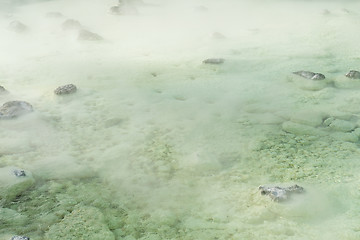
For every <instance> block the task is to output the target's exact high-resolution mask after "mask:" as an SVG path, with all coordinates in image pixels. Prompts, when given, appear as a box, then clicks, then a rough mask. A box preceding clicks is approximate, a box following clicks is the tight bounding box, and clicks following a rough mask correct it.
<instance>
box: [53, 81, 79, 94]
mask: <svg viewBox="0 0 360 240" xmlns="http://www.w3.org/2000/svg"><path fill="white" fill-rule="evenodd" d="M76 91H77V87H76V86H75V85H74V84H66V85H64V86H60V87H58V88H56V89H55V90H54V93H55V94H56V95H66V94H72V93H75V92H76Z"/></svg>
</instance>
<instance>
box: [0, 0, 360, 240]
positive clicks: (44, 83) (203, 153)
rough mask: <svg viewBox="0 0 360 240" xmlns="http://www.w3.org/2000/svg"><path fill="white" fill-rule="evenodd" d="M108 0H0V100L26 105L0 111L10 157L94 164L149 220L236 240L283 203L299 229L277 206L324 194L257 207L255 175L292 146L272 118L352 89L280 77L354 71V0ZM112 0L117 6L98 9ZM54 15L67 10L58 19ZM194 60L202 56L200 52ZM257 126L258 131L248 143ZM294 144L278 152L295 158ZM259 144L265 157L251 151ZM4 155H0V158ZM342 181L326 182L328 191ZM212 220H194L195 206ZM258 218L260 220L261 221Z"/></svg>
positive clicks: (19, 161)
mask: <svg viewBox="0 0 360 240" xmlns="http://www.w3.org/2000/svg"><path fill="white" fill-rule="evenodd" d="M122 4H123V5H121V4H120V5H119V3H118V2H117V1H114V0H92V1H88V0H77V1H74V0H54V1H17V2H10V1H3V2H1V3H0V9H1V13H0V14H1V15H0V85H2V86H4V87H5V89H7V90H8V91H9V92H10V94H8V95H1V96H0V100H1V101H0V103H1V104H2V103H4V102H6V101H11V100H24V101H27V102H30V103H31V104H32V105H33V107H34V110H35V112H34V113H33V114H32V115H30V116H25V117H23V118H19V119H16V120H14V121H7V122H0V127H1V129H2V131H3V132H2V133H1V136H2V137H1V140H0V146H1V147H0V151H2V153H3V154H4V155H6V156H9V155H11V156H14V159H15V160H14V161H16V162H15V163H11V164H12V165H18V166H21V167H23V168H27V169H30V170H32V171H33V173H34V175H35V176H40V177H42V178H44V179H47V180H54V179H55V180H57V179H71V178H82V177H84V178H85V177H89V176H93V175H96V176H100V177H101V179H102V181H104V182H105V183H106V185H107V186H109V187H110V188H111V189H112V190H113V191H114V192H116V194H117V197H118V198H119V199H126V201H129V202H131V201H134V202H136V204H138V206H142V207H139V208H140V210H139V211H142V213H152V214H153V215H154V218H159V219H161V218H162V217H163V218H165V219H167V220H168V219H172V220H174V219H173V218H175V217H174V215H177V214H178V215H179V216H180V217H179V218H181V220H182V221H183V222H182V224H183V226H187V227H188V229H190V231H194V232H196V231H198V230H199V229H207V231H210V230H209V229H224V230H223V231H224V232H227V231H228V232H233V233H234V234H235V235H236V236H239V238H243V239H244V237H247V236H250V235H251V234H250V233H251V231H253V232H256V231H260V232H262V231H265V232H272V231H273V229H274V228H273V227H276V226H277V224H282V223H283V222H281V221H282V220H281V218H282V217H284V218H286V219H287V220H289V221H291V223H290V224H289V225H287V228H288V229H290V230H291V231H294V232H293V234H299V235H301V234H307V233H306V231H308V230H309V228H304V229H306V230H305V231H304V232H301V231H300V230H298V229H297V224H298V223H301V224H304V223H303V222H302V221H301V220H298V218H296V217H293V215H292V214H294V215H296V214H299V213H302V212H303V211H302V210H304V209H306V208H307V207H308V205H307V204H306V203H304V202H306V201H311V198H312V197H313V198H316V199H320V200H319V201H320V202H322V199H323V198H324V197H323V196H326V197H327V196H328V195H327V193H324V194H320V195H321V196H319V195H316V194H313V195H311V196H310V197H309V198H310V200H309V199H301V201H300V202H299V203H295V204H293V205H291V204H290V206H288V207H289V208H291V207H297V210H293V209H292V210H291V209H290V210H289V209H286V208H285V210H284V209H280V207H274V209H275V210H274V211H275V212H276V214H279V215H278V216H279V217H278V216H277V215H276V214H273V212H270V211H268V210H267V209H266V207H264V205H266V204H268V205H266V206H269V208H272V206H270V205H269V203H265V201H266V200H264V199H262V198H261V196H258V195H256V194H257V192H256V188H257V186H258V185H260V184H263V183H266V182H267V181H281V180H284V179H285V180H284V181H287V182H288V181H290V179H291V178H290V177H288V175H289V173H287V172H286V171H285V170H284V169H283V168H281V167H282V166H283V165H281V164H279V162H277V161H278V159H282V157H284V158H285V156H288V155H287V154H289V152H291V151H295V150H294V149H296V148H295V147H293V146H291V147H289V149H286V151H283V152H281V151H280V150H281V149H282V148H281V147H284V146H285V145H286V144H288V143H287V142H286V141H285V143H284V142H282V140H279V139H278V138H280V137H281V136H283V135H281V134H284V132H283V131H282V130H281V124H282V123H283V122H284V121H287V120H289V119H291V118H292V117H293V116H294V114H295V113H296V112H299V111H300V110H301V111H303V112H305V113H306V112H307V111H308V112H310V111H311V112H314V111H315V112H318V111H319V112H320V111H321V112H326V113H327V114H330V113H331V114H332V113H339V112H341V111H342V109H341V106H344V105H347V104H348V103H349V102H351V103H353V104H354V105H356V102H357V100H356V95H357V93H356V92H349V95H347V94H344V93H343V92H341V91H337V90H336V89H334V88H326V89H321V90H319V91H313V92H311V91H303V90H302V89H299V88H298V86H297V85H296V84H292V83H291V81H289V80H288V78H289V75H291V73H292V72H294V71H299V70H309V71H314V72H321V73H323V74H325V75H326V76H327V77H329V79H332V80H333V79H335V78H336V77H337V76H340V75H341V74H342V75H344V74H345V73H346V72H347V71H348V70H349V69H357V70H359V69H358V55H359V50H358V49H359V48H358V42H359V38H360V33H359V32H358V31H356V29H357V28H358V26H359V21H360V17H359V13H358V12H356V11H355V10H353V9H358V7H359V3H357V2H356V1H342V2H337V1H330V2H326V4H325V2H324V1H291V2H289V1H281V0H279V1H260V0H258V1H250V0H249V1H237V0H228V1H218V0H208V1H202V0H195V1H184V0H182V1H180V0H174V1H165V0H144V1H130V0H129V1H123V2H122ZM114 6H115V7H121V6H124V8H123V9H122V10H121V11H119V12H115V14H114V12H112V11H115V10H111V9H112V7H114ZM116 11H117V10H116ZM69 19H72V20H73V21H77V22H78V23H79V24H78V25H77V24H75V25H76V26H75V25H73V27H70V28H67V27H64V25H63V24H64V22H66V21H67V20H69ZM14 23H17V24H16V25H14ZM73 23H74V22H73ZM19 24H23V26H24V27H21V26H22V25H19ZM21 29H23V30H21ZM84 31H85V32H84ZM79 33H81V34H80V35H79ZM84 34H85V36H84ZM91 34H95V35H91ZM96 36H98V37H96ZM349 36H351V37H349ZM79 37H80V39H79ZM206 59H213V61H214V59H216V60H217V61H215V63H216V64H205V63H206ZM204 60H205V63H203V61H204ZM220 60H221V61H220ZM212 63H214V62H212ZM66 84H74V85H76V86H77V88H78V90H77V92H76V93H74V94H73V95H70V96H57V95H54V90H55V89H56V88H57V87H59V86H63V85H66ZM349 91H350V90H349ZM349 96H350V98H352V99H351V100H349ZM319 103H321V104H319ZM305 115H306V114H305ZM308 116H309V117H311V116H312V115H311V113H309V115H308ZM305 118H306V117H305ZM9 135H11V136H12V140H10V141H9V140H8V139H7V136H9ZM277 137H278V138H277ZM264 138H266V139H267V138H269V139H270V140H269V139H267V140H264V141H263V142H262V140H263V139H264ZM302 140H303V139H302V138H300V140H299V139H297V140H296V141H297V142H296V141H295V140H294V142H295V143H294V144H298V142H301V141H302ZM307 140H308V139H305V140H304V141H305V142H306V141H307ZM289 141H290V140H289ZM308 141H312V140H308ZM254 142H255V143H254ZM273 142H276V143H278V145H276V146H272V145H271V144H272V143H273ZM260 143H261V144H263V145H264V146H263V145H261V144H260ZM289 144H290V143H289ZM291 144H292V143H291ZM291 144H290V145H291ZM331 144H333V145H331ZM305 145H306V144H305ZM324 145H325V147H319V149H317V151H319V153H318V154H319V155H321V156H327V155H326V154H325V152H327V151H330V150H329V149H330V148H331V149H333V148H334V146H337V145H336V144H334V143H333V142H331V143H326V144H324ZM286 146H287V145H286ZM306 146H308V145H306ZM319 146H323V145H321V144H319ZM329 146H331V147H329ZM266 147H268V148H266ZM352 147H354V146H351V147H349V146H348V145H346V144H344V145H341V147H339V148H341V150H339V151H340V152H341V151H344V152H346V151H348V152H351V154H354V153H353V152H355V151H356V150H354V149H353V148H352ZM299 148H300V147H299ZM328 148H329V149H328ZM264 149H265V150H264ZM279 149H280V150H279ZM296 150H298V149H296ZM264 151H265V153H264ZM301 151H302V150H298V152H297V153H294V155H292V156H296V157H298V158H301V154H300V152H301ZM313 151H315V150H313V149H310V150H308V152H310V153H309V156H312V157H313V158H314V159H309V160H308V161H309V162H311V161H312V160H313V161H316V156H318V155H316V154H315V153H313ZM274 152H275V153H274ZM304 152H306V151H305V150H304ZM341 153H342V152H341ZM256 154H258V155H256ZM261 154H264V155H261ZM276 154H279V155H280V156H275V157H274V155H276ZM296 154H298V155H296ZM260 155H261V156H262V157H263V156H266V159H271V161H270V160H269V161H260V160H259V159H260V157H261V156H260ZM254 156H256V157H259V156H260V157H259V158H256V157H254ZM314 156H315V157H314ZM341 156H346V154H345V153H344V155H341ZM272 157H273V158H272ZM264 158H265V157H263V158H261V159H262V160H263V159H264ZM274 159H275V160H274ZM279 161H280V160H279ZM334 161H335V160H334ZM9 162H10V160H9V158H5V159H1V160H0V164H1V165H7V164H9ZM304 162H305V161H304ZM276 164H278V165H279V166H280V167H279V168H276V167H274V166H278V165H276ZM349 164H350V163H349ZM324 165H326V164H324ZM254 166H256V167H254ZM336 166H338V165H336V164H335V165H331V166H330V167H329V169H330V170H329V169H325V170H324V171H326V173H323V174H322V175H321V174H319V175H320V177H319V178H321V179H320V180H319V182H321V181H323V182H326V181H328V180H329V179H332V177H334V175H331V174H333V173H332V172H331V171H332V170H334V169H336V170H338V169H337V168H336ZM299 171H300V170H299ZM304 171H306V169H305V170H304ZM334 171H335V170H334ZM339 171H340V170H339ZM269 172H270V173H269ZM274 172H275V173H274ZM296 174H300V173H298V172H297V173H296ZM354 174H355V175H356V173H354ZM304 175H305V174H304ZM273 176H275V177H273ZM299 179H301V178H299ZM302 181H303V182H304V184H305V185H307V186H308V187H309V188H310V189H311V191H310V192H316V187H317V186H313V185H314V182H312V181H315V180H314V179H313V178H310V177H308V176H306V175H305V177H303V178H302ZM315 185H316V184H315ZM322 187H323V186H322ZM350 187H351V186H348V185H347V186H345V187H344V189H342V191H343V192H344V194H346V193H347V189H348V188H350ZM325 188H326V187H325ZM329 188H330V189H331V187H329ZM254 189H255V190H254ZM325 192H326V190H325ZM121 197H123V198H121ZM336 199H338V201H339V202H341V201H343V200H344V199H343V198H342V197H341V196H336ZM319 201H316V203H317V204H318V205H321V204H320V203H318V202H319ZM145 203H146V204H145ZM326 203H327V204H326V205H325V207H324V210H322V209H321V215H322V216H328V215H326V214H325V213H324V212H327V211H329V212H331V213H332V212H334V214H329V215H331V216H330V217H331V218H336V216H337V214H339V215H341V214H343V212H341V211H335V210H334V209H335V208H336V207H337V206H338V205H339V206H340V205H341V206H343V204H341V203H339V204H338V205H337V201H334V203H333V202H332V201H328V202H326ZM144 205H146V206H144ZM354 205H355V204H353V205H351V206H350V207H349V209H352V207H354ZM249 206H250V207H249ZM159 209H160V210H159ZM179 209H181V210H184V211H180V210H179ZM299 209H300V210H299ZM198 210H199V212H198V213H197V214H192V213H193V212H196V211H198ZM343 211H345V210H343ZM190 215H191V216H190ZM254 216H257V217H254ZM342 217H343V218H346V216H345V214H343V215H342ZM212 218H214V219H215V220H214V221H213V222H212V223H211V224H210V223H209V221H207V220H206V219H212ZM299 218H301V219H302V218H306V221H307V220H309V221H312V220H314V219H316V220H317V219H320V220H319V222H320V223H319V225H321V224H322V223H323V222H322V221H324V218H325V217H324V218H322V217H320V218H317V216H313V215H312V214H311V213H310V212H309V211H307V212H305V213H303V215H301V214H300V217H299ZM349 218H351V217H349ZM194 219H195V220H194ZM199 219H201V221H200V220H199ZM279 219H280V220H279ZM352 220H353V219H346V220H345V221H349V222H351V221H352ZM169 221H170V220H169ZM266 221H268V222H270V224H269V225H268V226H265V227H264V225H263V223H264V222H266ZM174 222H175V220H174ZM229 222H231V224H230V225H228V224H227V223H229ZM244 223H245V225H244ZM197 224H198V225H197ZM242 224H243V225H242ZM325 225H326V224H325ZM238 226H242V227H240V228H241V229H240V230H239V231H240V232H237V231H238V230H236V229H237V227H238ZM244 226H246V227H244ZM248 227H249V228H248ZM321 227H323V225H321V226H320V227H319V228H318V229H315V230H313V231H314V232H315V234H317V233H319V232H321V231H320V230H321ZM264 228H266V229H265V230H263V229H264ZM248 229H251V231H250V233H249V230H248ZM319 229H320V230H319ZM290 230H289V231H290ZM274 231H275V230H274ZM279 231H280V230H279ZM309 231H310V230H309ZM339 231H340V230H339ZM275 232H276V231H275ZM280 232H281V231H280ZM262 233H263V232H262ZM247 234H248V235H247ZM249 234H250V235H249ZM259 234H260V233H259ZM215 235H216V234H215ZM235 235H234V236H235ZM198 239H201V237H199V238H198Z"/></svg>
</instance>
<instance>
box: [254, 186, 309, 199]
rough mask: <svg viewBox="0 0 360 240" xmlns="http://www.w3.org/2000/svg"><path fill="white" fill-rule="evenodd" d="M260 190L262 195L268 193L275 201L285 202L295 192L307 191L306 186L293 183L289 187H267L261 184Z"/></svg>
mask: <svg viewBox="0 0 360 240" xmlns="http://www.w3.org/2000/svg"><path fill="white" fill-rule="evenodd" d="M259 190H260V191H261V194H262V195H268V196H269V197H270V198H271V199H272V200H273V201H275V202H283V201H286V200H289V199H290V196H291V195H292V194H294V193H303V192H305V190H304V188H302V187H300V186H299V185H296V184H295V185H293V186H290V187H287V188H283V187H278V186H275V187H265V186H260V187H259Z"/></svg>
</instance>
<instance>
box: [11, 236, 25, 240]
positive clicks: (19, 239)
mask: <svg viewBox="0 0 360 240" xmlns="http://www.w3.org/2000/svg"><path fill="white" fill-rule="evenodd" d="M11 240H30V238H29V237H25V236H13V237H12V238H11Z"/></svg>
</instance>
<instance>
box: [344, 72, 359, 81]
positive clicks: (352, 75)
mask: <svg viewBox="0 0 360 240" xmlns="http://www.w3.org/2000/svg"><path fill="white" fill-rule="evenodd" d="M345 76H346V77H348V78H352V79H360V72H359V71H355V70H350V71H349V72H348V73H347V74H346V75H345Z"/></svg>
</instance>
